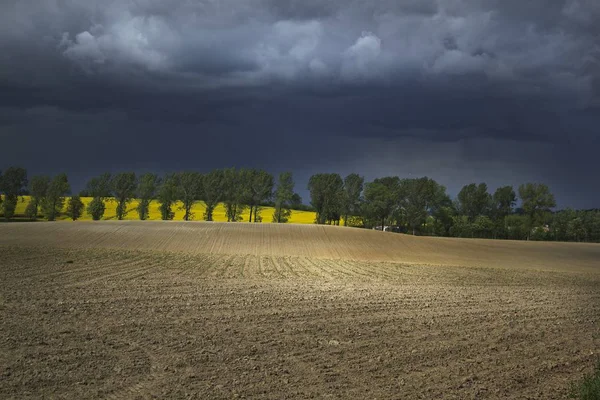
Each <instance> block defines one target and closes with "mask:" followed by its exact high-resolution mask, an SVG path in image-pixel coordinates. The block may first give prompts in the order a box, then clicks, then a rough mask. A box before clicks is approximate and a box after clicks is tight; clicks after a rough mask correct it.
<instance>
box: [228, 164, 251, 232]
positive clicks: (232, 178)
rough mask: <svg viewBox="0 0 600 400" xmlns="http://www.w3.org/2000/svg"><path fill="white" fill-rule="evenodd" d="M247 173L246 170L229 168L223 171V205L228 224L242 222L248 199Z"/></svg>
mask: <svg viewBox="0 0 600 400" xmlns="http://www.w3.org/2000/svg"><path fill="white" fill-rule="evenodd" d="M245 178H246V173H245V172H244V170H236V169H235V168H227V169H225V170H223V203H225V214H226V215H227V222H238V221H241V220H242V213H243V212H244V209H245V208H246V206H245V205H244V200H245V199H247V196H248V195H247V189H246V182H245Z"/></svg>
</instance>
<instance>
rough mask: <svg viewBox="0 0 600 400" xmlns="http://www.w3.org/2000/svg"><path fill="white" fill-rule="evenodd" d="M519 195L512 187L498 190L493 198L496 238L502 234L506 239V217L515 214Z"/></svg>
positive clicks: (492, 208)
mask: <svg viewBox="0 0 600 400" xmlns="http://www.w3.org/2000/svg"><path fill="white" fill-rule="evenodd" d="M516 203H517V195H516V194H515V190H514V189H513V187H512V186H503V187H499V188H498V189H496V191H495V192H494V195H493V196H492V207H491V210H492V217H493V219H494V235H493V236H494V237H495V238H496V237H498V234H501V235H502V237H506V226H505V223H504V222H505V220H506V217H507V216H509V215H510V214H512V213H513V211H514V207H515V204H516Z"/></svg>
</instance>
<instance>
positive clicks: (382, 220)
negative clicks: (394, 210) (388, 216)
mask: <svg viewBox="0 0 600 400" xmlns="http://www.w3.org/2000/svg"><path fill="white" fill-rule="evenodd" d="M381 232H385V217H384V218H381Z"/></svg>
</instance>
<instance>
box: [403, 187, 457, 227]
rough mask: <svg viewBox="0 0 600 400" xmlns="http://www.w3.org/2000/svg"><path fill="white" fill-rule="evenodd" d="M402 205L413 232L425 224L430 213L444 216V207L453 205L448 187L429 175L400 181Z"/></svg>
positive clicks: (435, 217)
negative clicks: (447, 192)
mask: <svg viewBox="0 0 600 400" xmlns="http://www.w3.org/2000/svg"><path fill="white" fill-rule="evenodd" d="M399 192H400V205H401V207H402V211H403V215H404V218H405V220H406V223H407V225H408V227H409V228H410V229H411V231H412V234H413V235H415V234H416V232H417V231H418V230H419V229H420V228H421V227H422V226H423V225H424V224H425V221H426V220H427V217H428V216H429V215H431V216H433V217H434V219H437V217H440V218H442V217H444V216H445V215H444V214H443V211H442V207H448V206H450V205H451V201H450V198H449V197H448V195H447V194H446V188H445V187H444V186H442V185H440V184H438V183H437V182H436V181H434V180H433V179H430V178H428V177H423V178H418V179H403V180H402V181H400V191H399Z"/></svg>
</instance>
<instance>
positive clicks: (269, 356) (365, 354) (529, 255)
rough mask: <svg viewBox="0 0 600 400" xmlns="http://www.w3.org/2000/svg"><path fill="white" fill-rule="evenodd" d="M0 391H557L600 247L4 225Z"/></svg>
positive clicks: (587, 341)
mask: <svg viewBox="0 0 600 400" xmlns="http://www.w3.org/2000/svg"><path fill="white" fill-rule="evenodd" d="M0 255H1V256H0V321H1V322H0V379H1V380H0V382H1V383H2V384H0V398H19V399H22V398H25V399H27V398H31V399H34V398H64V399H80V398H98V399H104V398H108V399H132V398H134V399H135V398H140V399H145V398H161V399H180V398H192V399H207V398H211V399H212V398H216V399H231V398H271V399H282V398H301V399H303V398H328V397H331V398H380V399H383V398H403V399H417V398H424V399H433V398H444V399H465V398H467V399H468V398H482V399H508V398H510V399H513V398H522V399H525V398H535V399H562V398H565V396H566V393H567V389H568V387H569V384H570V382H573V381H576V380H578V379H579V378H580V377H581V376H582V375H583V374H584V373H585V372H586V371H591V369H592V368H593V366H594V364H595V359H596V357H597V355H598V352H599V351H600V246H599V245H577V244H556V243H523V242H500V241H485V240H460V239H447V240H446V239H443V240H441V239H435V238H414V237H410V236H406V235H399V234H392V233H385V232H374V231H365V230H359V229H351V228H341V227H322V226H314V225H304V226H302V225H276V224H270V225H266V224H265V225H260V224H259V225H251V224H226V223H201V222H190V223H185V222H160V221H156V222H135V221H128V222H117V221H105V222H82V223H80V224H65V223H10V224H0Z"/></svg>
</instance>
